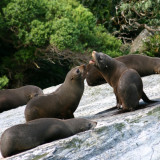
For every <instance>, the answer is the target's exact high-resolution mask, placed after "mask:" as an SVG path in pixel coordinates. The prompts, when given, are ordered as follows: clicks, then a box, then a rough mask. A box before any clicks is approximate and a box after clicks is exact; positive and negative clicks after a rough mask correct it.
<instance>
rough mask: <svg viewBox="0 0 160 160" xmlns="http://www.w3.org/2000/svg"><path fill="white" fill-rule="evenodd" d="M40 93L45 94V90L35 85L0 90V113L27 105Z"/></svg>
mask: <svg viewBox="0 0 160 160" xmlns="http://www.w3.org/2000/svg"><path fill="white" fill-rule="evenodd" d="M38 95H43V91H42V90H41V89H40V88H39V87H37V86H33V85H27V86H23V87H20V88H16V89H5V90H0V113H1V112H3V111H7V110H9V109H13V108H16V107H19V106H22V105H25V104H27V102H28V101H29V100H30V99H32V98H33V97H35V96H38Z"/></svg>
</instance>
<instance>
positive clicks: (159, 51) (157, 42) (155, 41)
mask: <svg viewBox="0 0 160 160" xmlns="http://www.w3.org/2000/svg"><path fill="white" fill-rule="evenodd" d="M144 46H145V48H146V50H145V54H147V55H149V56H152V57H154V56H156V57H160V35H159V34H155V35H153V36H151V37H150V38H149V41H147V42H145V44H144Z"/></svg>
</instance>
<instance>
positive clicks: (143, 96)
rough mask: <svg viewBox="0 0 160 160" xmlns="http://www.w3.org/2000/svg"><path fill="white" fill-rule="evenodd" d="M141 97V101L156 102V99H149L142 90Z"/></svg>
mask: <svg viewBox="0 0 160 160" xmlns="http://www.w3.org/2000/svg"><path fill="white" fill-rule="evenodd" d="M142 99H143V101H144V102H146V103H155V102H157V101H153V100H150V99H149V98H148V97H147V95H146V94H145V93H144V91H143V92H142Z"/></svg>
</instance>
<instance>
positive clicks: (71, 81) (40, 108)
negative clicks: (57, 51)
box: [25, 65, 86, 121]
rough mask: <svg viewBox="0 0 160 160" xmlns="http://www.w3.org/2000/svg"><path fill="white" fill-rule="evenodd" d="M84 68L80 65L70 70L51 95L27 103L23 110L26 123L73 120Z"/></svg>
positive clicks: (82, 89)
mask: <svg viewBox="0 0 160 160" xmlns="http://www.w3.org/2000/svg"><path fill="white" fill-rule="evenodd" d="M85 75H86V66H85V65H81V66H77V67H75V68H73V69H72V70H70V71H69V72H68V74H67V76H66V78H65V81H64V83H63V84H62V85H61V86H60V87H59V88H58V89H57V90H56V91H55V92H53V93H51V94H49V95H44V96H38V97H35V98H34V99H32V100H31V101H29V102H28V104H27V106H26V109H25V118H26V121H30V120H33V119H37V118H60V119H69V118H74V115H73V112H74V111H75V110H76V108H77V107H78V104H79V102H80V99H81V97H82V94H83V91H84V79H85Z"/></svg>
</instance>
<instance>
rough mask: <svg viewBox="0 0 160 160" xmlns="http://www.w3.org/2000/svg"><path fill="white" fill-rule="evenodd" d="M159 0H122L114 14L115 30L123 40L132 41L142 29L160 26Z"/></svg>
mask: <svg viewBox="0 0 160 160" xmlns="http://www.w3.org/2000/svg"><path fill="white" fill-rule="evenodd" d="M159 6H160V1H159V0H154V1H152V0H131V1H128V0H122V1H121V2H120V4H119V5H118V6H117V13H116V15H115V16H114V18H113V20H114V25H115V26H116V28H117V32H115V34H116V36H117V37H121V38H122V39H123V40H124V42H132V40H133V39H134V38H135V37H137V36H138V34H139V33H140V32H141V31H142V30H143V29H144V28H146V29H149V30H150V29H151V30H152V27H154V28H156V27H157V26H160V21H159V19H160V10H159Z"/></svg>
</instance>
